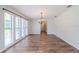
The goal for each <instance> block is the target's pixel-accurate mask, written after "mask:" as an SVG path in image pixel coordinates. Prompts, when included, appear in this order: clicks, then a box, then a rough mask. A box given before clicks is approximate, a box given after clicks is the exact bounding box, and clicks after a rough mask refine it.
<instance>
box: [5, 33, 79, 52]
mask: <svg viewBox="0 0 79 59" xmlns="http://www.w3.org/2000/svg"><path fill="white" fill-rule="evenodd" d="M4 53H79V50H77V49H76V48H74V47H73V46H71V45H69V44H68V43H66V42H65V41H63V40H62V39H60V38H59V37H57V36H56V35H53V34H47V33H46V32H41V34H31V35H29V36H27V37H26V38H25V39H23V40H21V41H20V42H18V43H17V44H15V45H13V46H12V47H11V48H9V49H7V50H6V51H5V52H4Z"/></svg>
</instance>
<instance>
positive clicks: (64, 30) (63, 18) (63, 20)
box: [54, 6, 79, 49]
mask: <svg viewBox="0 0 79 59" xmlns="http://www.w3.org/2000/svg"><path fill="white" fill-rule="evenodd" d="M54 25H55V32H54V34H56V35H57V36H58V37H60V38H62V39H63V40H64V41H66V42H67V43H69V44H71V45H72V46H74V47H76V48H77V49H79V6H72V7H71V8H69V9H68V10H67V11H66V12H64V13H62V14H61V15H59V16H58V17H57V18H56V19H54Z"/></svg>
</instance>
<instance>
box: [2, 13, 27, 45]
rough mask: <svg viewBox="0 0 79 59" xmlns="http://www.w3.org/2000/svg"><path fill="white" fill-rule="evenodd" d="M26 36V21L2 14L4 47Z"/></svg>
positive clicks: (8, 14)
mask: <svg viewBox="0 0 79 59" xmlns="http://www.w3.org/2000/svg"><path fill="white" fill-rule="evenodd" d="M26 35H28V21H27V20H25V19H23V18H21V17H19V16H16V15H13V14H10V13H7V12H5V13H4V37H5V46H8V45H9V44H10V43H12V42H14V41H16V40H17V39H20V38H22V37H25V36H26Z"/></svg>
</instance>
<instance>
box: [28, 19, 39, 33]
mask: <svg viewBox="0 0 79 59" xmlns="http://www.w3.org/2000/svg"><path fill="white" fill-rule="evenodd" d="M28 26H29V34H40V23H39V22H38V21H37V20H31V21H29V25H28Z"/></svg>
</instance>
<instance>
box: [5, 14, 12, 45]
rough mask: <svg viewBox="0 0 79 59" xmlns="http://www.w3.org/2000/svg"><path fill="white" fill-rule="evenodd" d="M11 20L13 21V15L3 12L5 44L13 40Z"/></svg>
mask: <svg viewBox="0 0 79 59" xmlns="http://www.w3.org/2000/svg"><path fill="white" fill-rule="evenodd" d="M12 21H13V16H12V15H11V14H9V13H5V14H4V34H5V35H4V38H5V46H7V45H9V44H10V43H12V42H13V39H12V36H13V35H12V26H13V25H12V24H13V23H12Z"/></svg>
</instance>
